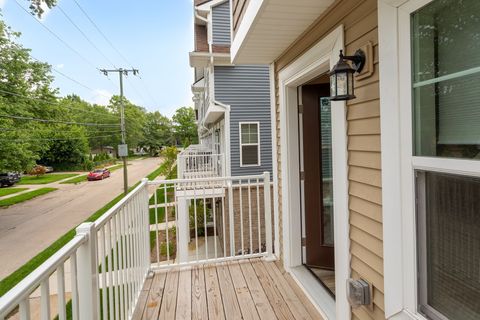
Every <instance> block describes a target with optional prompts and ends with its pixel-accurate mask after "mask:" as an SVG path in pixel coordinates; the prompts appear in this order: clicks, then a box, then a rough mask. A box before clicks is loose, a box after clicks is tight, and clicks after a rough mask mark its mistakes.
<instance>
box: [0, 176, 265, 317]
mask: <svg viewBox="0 0 480 320" xmlns="http://www.w3.org/2000/svg"><path fill="white" fill-rule="evenodd" d="M272 237H273V236H272V210H271V184H270V176H269V174H268V173H265V174H263V175H258V176H245V177H234V178H232V177H216V178H203V179H177V180H158V181H150V182H149V181H147V180H143V181H142V182H141V183H140V184H139V185H138V186H137V187H136V188H135V190H133V191H132V192H130V193H129V194H128V195H127V196H126V197H125V198H123V199H122V200H121V201H120V202H119V203H117V204H116V205H115V206H114V207H113V208H111V209H110V210H109V211H108V212H106V213H105V214H104V215H103V216H101V217H100V218H99V219H98V220H97V221H95V222H94V223H84V224H82V225H80V226H79V227H78V228H77V235H76V236H75V237H74V239H72V240H71V241H70V242H68V243H67V244H66V245H65V246H64V247H63V248H61V249H60V250H59V251H58V252H57V253H55V254H54V255H53V256H52V257H50V258H49V259H48V260H47V261H46V262H44V263H43V264H42V265H41V266H40V267H38V268H37V269H36V270H35V271H34V272H32V273H31V274H30V275H28V276H27V277H26V278H25V279H24V280H22V281H21V282H20V283H19V284H18V285H17V286H15V287H14V288H13V289H11V290H10V291H9V292H7V293H6V294H5V295H4V296H2V297H1V298H0V320H4V319H10V318H19V319H32V318H34V314H35V315H38V314H39V315H40V318H41V319H51V318H52V317H55V316H56V315H58V319H60V320H63V319H66V318H67V315H69V314H71V318H72V319H82V320H84V319H85V320H86V319H88V320H91V319H93V320H95V319H131V318H132V316H133V313H134V310H135V306H136V304H137V302H138V299H139V296H140V293H141V291H142V287H143V284H144V282H145V280H146V278H147V276H148V274H149V272H150V271H153V270H156V269H165V268H172V267H175V266H183V265H195V264H199V263H204V262H219V261H225V260H233V259H246V258H253V257H271V256H272V255H273V247H272V243H273V241H272ZM33 297H40V299H39V301H40V302H39V303H37V301H38V299H33ZM69 300H70V302H68V301H69Z"/></svg>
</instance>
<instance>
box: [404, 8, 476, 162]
mask: <svg viewBox="0 0 480 320" xmlns="http://www.w3.org/2000/svg"><path fill="white" fill-rule="evenodd" d="M412 49H413V57H412V58H413V61H412V62H413V63H412V66H413V75H412V78H413V104H414V110H413V118H414V137H415V138H414V154H415V155H416V156H438V157H449V158H480V94H478V93H479V92H480V1H478V0H462V1H457V0H435V1H433V2H431V3H430V4H429V5H427V6H425V7H423V8H421V9H420V10H418V11H416V12H414V13H413V14H412Z"/></svg>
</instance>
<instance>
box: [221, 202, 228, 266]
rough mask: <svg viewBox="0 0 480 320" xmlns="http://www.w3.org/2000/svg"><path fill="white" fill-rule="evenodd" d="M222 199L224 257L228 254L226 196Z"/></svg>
mask: <svg viewBox="0 0 480 320" xmlns="http://www.w3.org/2000/svg"><path fill="white" fill-rule="evenodd" d="M220 200H221V201H222V233H223V257H224V258H225V257H226V256H227V236H226V234H227V229H225V196H223V197H222V198H221V199H220Z"/></svg>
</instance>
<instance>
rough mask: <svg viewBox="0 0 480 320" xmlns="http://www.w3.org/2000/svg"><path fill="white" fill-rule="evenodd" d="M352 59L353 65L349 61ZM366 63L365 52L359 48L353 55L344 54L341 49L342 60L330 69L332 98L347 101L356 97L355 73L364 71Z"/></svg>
mask: <svg viewBox="0 0 480 320" xmlns="http://www.w3.org/2000/svg"><path fill="white" fill-rule="evenodd" d="M347 60H349V61H352V66H350V64H349V63H347ZM364 65H365V52H363V50H360V49H359V50H357V51H356V52H355V54H354V55H353V56H344V55H343V50H340V60H338V62H337V64H336V65H335V66H334V67H333V69H332V71H330V100H332V101H345V100H351V99H355V95H354V85H353V74H354V73H355V72H358V73H360V72H362V69H363V67H364Z"/></svg>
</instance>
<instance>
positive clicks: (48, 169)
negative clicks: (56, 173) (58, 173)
mask: <svg viewBox="0 0 480 320" xmlns="http://www.w3.org/2000/svg"><path fill="white" fill-rule="evenodd" d="M51 172H53V167H51V166H45V173H51Z"/></svg>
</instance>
